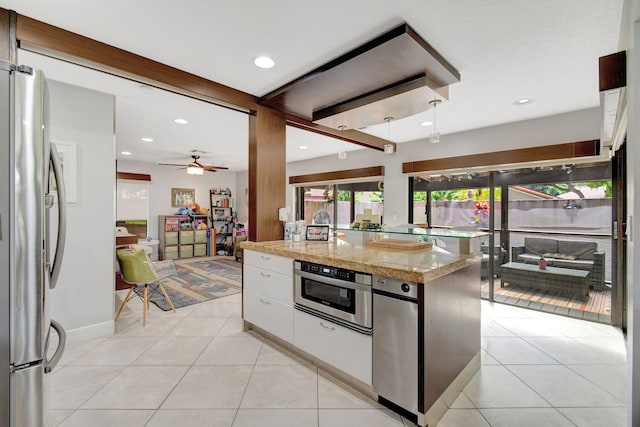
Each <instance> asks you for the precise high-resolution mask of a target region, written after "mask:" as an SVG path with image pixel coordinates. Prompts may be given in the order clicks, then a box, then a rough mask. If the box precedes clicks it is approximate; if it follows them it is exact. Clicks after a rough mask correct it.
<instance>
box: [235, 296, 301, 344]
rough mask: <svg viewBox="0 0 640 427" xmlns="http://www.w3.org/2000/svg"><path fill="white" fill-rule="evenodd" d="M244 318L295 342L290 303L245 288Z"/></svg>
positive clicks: (286, 339)
mask: <svg viewBox="0 0 640 427" xmlns="http://www.w3.org/2000/svg"><path fill="white" fill-rule="evenodd" d="M244 319H245V320H246V321H248V322H251V323H253V324H254V325H256V326H258V327H260V328H262V329H264V330H265V331H268V332H271V333H272V334H274V335H276V336H278V337H279V338H282V339H283V340H285V341H288V342H293V308H292V307H291V306H289V305H285V304H282V303H280V302H278V301H275V300H274V299H272V298H268V297H266V296H264V295H260V294H258V293H255V292H252V291H250V290H248V289H245V290H244Z"/></svg>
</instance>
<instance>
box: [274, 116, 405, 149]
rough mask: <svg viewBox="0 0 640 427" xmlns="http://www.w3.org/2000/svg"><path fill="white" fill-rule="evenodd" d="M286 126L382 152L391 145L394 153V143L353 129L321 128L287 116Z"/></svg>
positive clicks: (318, 125) (307, 121) (312, 123)
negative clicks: (386, 146)
mask: <svg viewBox="0 0 640 427" xmlns="http://www.w3.org/2000/svg"><path fill="white" fill-rule="evenodd" d="M286 121H287V125H289V126H293V127H296V128H298V129H302V130H306V131H309V132H314V133H317V134H320V135H324V136H329V137H331V138H336V139H340V140H342V141H347V142H350V143H352V144H357V145H360V146H362V147H366V148H372V149H374V150H378V151H384V146H385V145H389V144H390V145H392V146H393V152H394V153H395V152H396V143H395V142H391V141H388V140H386V139H382V138H378V137H377V136H373V135H369V134H368V133H364V132H360V131H357V130H353V129H345V130H336V129H333V128H330V127H328V126H323V125H320V124H317V123H314V122H311V121H309V120H306V119H302V118H300V117H296V116H292V115H290V114H287V116H286Z"/></svg>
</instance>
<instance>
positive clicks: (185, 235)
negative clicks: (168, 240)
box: [180, 230, 193, 245]
mask: <svg viewBox="0 0 640 427" xmlns="http://www.w3.org/2000/svg"><path fill="white" fill-rule="evenodd" d="M185 243H193V230H186V231H180V244H181V245H182V244H185Z"/></svg>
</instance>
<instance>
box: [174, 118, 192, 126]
mask: <svg viewBox="0 0 640 427" xmlns="http://www.w3.org/2000/svg"><path fill="white" fill-rule="evenodd" d="M173 121H174V122H176V123H177V124H179V125H186V124H187V123H189V122H188V121H186V120H185V119H173Z"/></svg>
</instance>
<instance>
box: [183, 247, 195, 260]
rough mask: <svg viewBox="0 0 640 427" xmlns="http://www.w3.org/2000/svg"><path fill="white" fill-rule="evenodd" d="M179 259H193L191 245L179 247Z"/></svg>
mask: <svg viewBox="0 0 640 427" xmlns="http://www.w3.org/2000/svg"><path fill="white" fill-rule="evenodd" d="M180 258H193V245H184V246H180Z"/></svg>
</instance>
